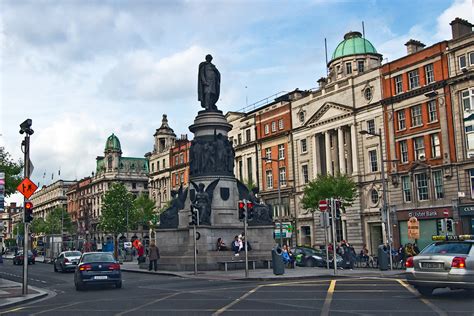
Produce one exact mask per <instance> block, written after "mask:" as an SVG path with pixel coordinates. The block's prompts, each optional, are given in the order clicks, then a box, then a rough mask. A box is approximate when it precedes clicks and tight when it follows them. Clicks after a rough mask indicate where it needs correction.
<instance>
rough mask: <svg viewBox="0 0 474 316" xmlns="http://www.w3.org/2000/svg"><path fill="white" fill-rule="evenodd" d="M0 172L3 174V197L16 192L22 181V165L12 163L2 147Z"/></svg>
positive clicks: (0, 151) (0, 150)
mask: <svg viewBox="0 0 474 316" xmlns="http://www.w3.org/2000/svg"><path fill="white" fill-rule="evenodd" d="M0 171H1V172H4V173H5V196H7V197H8V196H9V195H11V194H13V193H15V191H16V187H17V186H18V185H19V184H20V182H21V180H22V178H23V177H22V171H23V163H22V162H21V161H18V162H14V161H13V160H12V159H11V156H10V154H9V153H8V152H7V151H6V150H5V148H4V147H0Z"/></svg>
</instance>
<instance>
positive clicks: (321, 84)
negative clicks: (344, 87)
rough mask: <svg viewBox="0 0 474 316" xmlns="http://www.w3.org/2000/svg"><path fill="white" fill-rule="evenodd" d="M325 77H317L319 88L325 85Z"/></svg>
mask: <svg viewBox="0 0 474 316" xmlns="http://www.w3.org/2000/svg"><path fill="white" fill-rule="evenodd" d="M327 82H328V81H327V79H326V78H325V77H321V78H319V79H318V84H319V88H321V89H322V88H324V86H326V84H327Z"/></svg>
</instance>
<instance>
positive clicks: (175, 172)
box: [170, 135, 191, 189]
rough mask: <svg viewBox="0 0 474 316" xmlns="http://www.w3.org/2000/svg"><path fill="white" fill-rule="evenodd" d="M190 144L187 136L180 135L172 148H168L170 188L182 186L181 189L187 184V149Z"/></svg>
mask: <svg viewBox="0 0 474 316" xmlns="http://www.w3.org/2000/svg"><path fill="white" fill-rule="evenodd" d="M190 147H191V142H190V141H189V140H188V137H187V135H181V138H180V139H177V140H176V142H175V144H174V146H173V147H171V148H170V172H171V188H172V189H178V188H179V186H180V185H181V184H182V185H183V187H185V186H187V185H188V183H189V148H190Z"/></svg>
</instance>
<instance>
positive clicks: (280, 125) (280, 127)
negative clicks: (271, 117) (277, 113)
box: [278, 119, 284, 129]
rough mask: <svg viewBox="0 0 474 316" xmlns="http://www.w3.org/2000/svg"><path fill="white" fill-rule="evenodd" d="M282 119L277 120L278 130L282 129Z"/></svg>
mask: <svg viewBox="0 0 474 316" xmlns="http://www.w3.org/2000/svg"><path fill="white" fill-rule="evenodd" d="M283 127H284V125H283V119H280V120H278V129H283Z"/></svg>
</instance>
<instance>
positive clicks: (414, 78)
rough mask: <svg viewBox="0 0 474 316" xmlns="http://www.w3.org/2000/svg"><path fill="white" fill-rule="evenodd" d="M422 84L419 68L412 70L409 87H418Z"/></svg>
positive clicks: (409, 75)
mask: <svg viewBox="0 0 474 316" xmlns="http://www.w3.org/2000/svg"><path fill="white" fill-rule="evenodd" d="M419 86H420V78H419V75H418V69H416V70H413V71H410V72H409V73H408V88H409V89H410V90H412V89H415V88H418V87H419Z"/></svg>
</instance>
